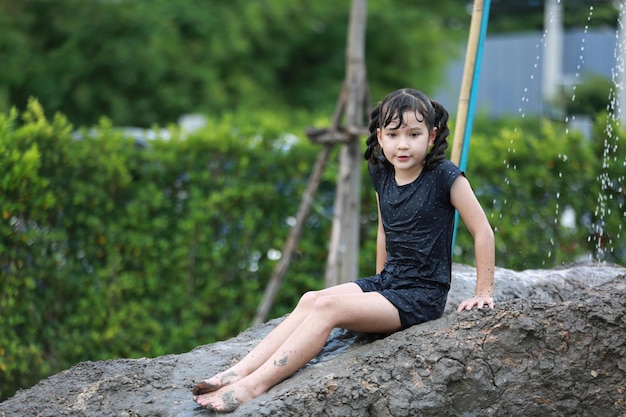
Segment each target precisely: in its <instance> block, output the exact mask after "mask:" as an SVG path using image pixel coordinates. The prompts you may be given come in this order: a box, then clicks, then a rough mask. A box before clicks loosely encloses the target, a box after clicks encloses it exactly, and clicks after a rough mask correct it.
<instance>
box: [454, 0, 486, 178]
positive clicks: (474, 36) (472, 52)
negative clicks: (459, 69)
mask: <svg viewBox="0 0 626 417" xmlns="http://www.w3.org/2000/svg"><path fill="white" fill-rule="evenodd" d="M483 3H484V2H483V0H474V6H473V9H472V20H471V22H470V33H469V38H468V40H467V52H466V54H465V67H464V69H463V81H462V83H461V92H460V93H459V103H458V109H457V115H456V124H455V126H454V139H453V142H452V154H451V156H450V160H451V161H452V162H453V163H454V164H455V165H457V166H459V164H460V161H461V152H462V150H463V140H464V139H463V138H464V137H465V129H466V126H467V117H468V109H469V102H470V97H471V93H472V83H473V80H474V68H475V66H476V55H477V51H478V42H479V39H480V30H481V24H482V17H483V6H484V4H483Z"/></svg>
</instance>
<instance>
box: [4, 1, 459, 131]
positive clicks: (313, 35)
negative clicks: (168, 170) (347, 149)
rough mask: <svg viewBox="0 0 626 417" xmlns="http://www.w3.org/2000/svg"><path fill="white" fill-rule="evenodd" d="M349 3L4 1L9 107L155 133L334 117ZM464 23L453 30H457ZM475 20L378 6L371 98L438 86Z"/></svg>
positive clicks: (450, 11) (417, 5)
mask: <svg viewBox="0 0 626 417" xmlns="http://www.w3.org/2000/svg"><path fill="white" fill-rule="evenodd" d="M349 6H350V5H349V2H344V3H337V2H335V1H330V0H323V1H306V0H300V1H291V0H259V1H253V2H250V1H244V0H232V1H229V2H216V1H206V0H204V1H202V0H179V1H176V2H172V1H170V0H133V1H84V0H60V1H45V0H24V1H19V2H16V1H13V0H0V31H1V32H2V34H3V36H2V38H0V61H1V62H2V63H3V65H2V66H1V67H0V78H2V79H3V80H4V86H3V87H0V110H2V111H8V109H9V108H10V106H11V105H17V106H20V107H23V106H24V105H25V103H26V102H27V100H28V98H29V97H31V96H34V97H36V98H38V99H39V101H40V102H41V103H43V104H44V105H45V106H46V108H47V109H50V111H52V112H55V111H61V112H63V114H65V115H66V116H67V117H68V118H69V120H71V121H72V122H73V123H76V124H78V125H89V124H94V123H97V121H98V120H99V118H100V117H101V116H107V117H108V118H109V119H111V120H112V121H113V123H114V124H115V125H132V126H143V127H149V126H152V125H154V124H160V125H163V124H167V123H169V122H173V121H176V120H177V119H178V117H179V116H181V115H182V114H185V113H194V112H202V113H206V114H213V115H216V114H223V113H228V112H231V111H233V110H235V109H241V108H248V109H258V108H267V107H272V108H274V109H276V111H280V110H282V111H290V110H292V109H294V108H299V109H308V110H311V109H316V110H319V111H325V112H331V111H332V109H333V107H334V105H335V101H336V99H337V95H338V92H339V90H340V87H341V83H342V81H343V79H344V72H345V45H346V35H347V25H348V15H349ZM451 21H454V22H455V23H454V25H451V24H450V22H451ZM468 24H469V15H468V14H467V13H466V11H465V8H464V7H459V6H458V4H457V2H455V1H453V0H443V1H441V2H439V3H438V7H437V8H433V7H432V5H431V4H430V3H429V2H427V1H425V0H421V1H417V2H415V1H413V2H408V1H403V2H398V1H392V0H381V1H378V2H373V3H372V5H371V7H370V10H369V26H368V30H367V37H368V45H369V46H368V54H367V60H368V66H369V68H372V76H371V77H370V79H371V82H372V91H374V92H376V93H379V94H378V95H380V94H382V93H380V92H381V91H388V90H390V89H393V88H396V87H398V86H405V85H425V84H428V85H430V84H432V83H433V82H434V81H436V80H438V77H439V74H441V73H443V71H442V69H443V68H444V65H445V63H446V62H448V61H449V60H450V59H451V58H454V57H455V56H456V54H457V53H458V51H459V49H460V46H461V45H460V43H459V40H460V39H462V38H463V37H465V36H466V33H467V30H466V29H467V27H468Z"/></svg>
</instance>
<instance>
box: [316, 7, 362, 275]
mask: <svg viewBox="0 0 626 417" xmlns="http://www.w3.org/2000/svg"><path fill="white" fill-rule="evenodd" d="M366 22H367V1H366V0H352V7H351V10H350V24H349V28H348V29H349V30H348V42H347V50H346V81H345V83H344V87H343V88H344V92H345V95H344V94H342V97H346V102H345V111H346V115H345V116H346V131H347V132H348V140H347V142H346V143H344V144H342V146H341V150H340V154H339V178H338V179H337V189H336V194H335V204H334V215H333V225H332V232H331V239H330V247H329V252H328V259H327V261H326V272H325V275H324V282H325V286H326V287H331V286H333V285H337V284H340V283H345V282H349V281H352V280H354V279H356V278H357V275H358V257H359V226H360V225H359V215H360V204H359V203H360V195H361V161H362V157H361V147H360V145H359V135H358V132H361V131H363V125H364V124H365V123H364V120H363V119H364V116H365V115H364V111H363V110H364V108H365V107H366V105H365V103H366V102H367V101H368V89H367V74H366V67H365V26H366Z"/></svg>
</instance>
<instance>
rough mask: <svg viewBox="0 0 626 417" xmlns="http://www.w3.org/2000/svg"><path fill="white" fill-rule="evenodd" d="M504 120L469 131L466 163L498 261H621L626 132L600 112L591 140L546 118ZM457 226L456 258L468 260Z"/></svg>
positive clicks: (533, 264) (519, 265) (523, 264)
mask: <svg viewBox="0 0 626 417" xmlns="http://www.w3.org/2000/svg"><path fill="white" fill-rule="evenodd" d="M509 124H510V127H502V128H501V129H499V130H498V131H497V133H496V134H492V135H489V136H487V135H484V134H480V133H478V134H476V135H474V137H473V139H472V143H471V151H470V155H469V159H468V161H469V162H468V168H467V171H468V174H467V175H468V177H469V178H470V180H471V182H472V185H473V186H474V188H475V192H476V194H477V195H478V197H479V199H480V201H481V204H482V205H483V207H484V209H485V211H486V212H487V213H488V216H489V220H490V222H491V224H492V226H493V227H494V230H495V231H496V262H497V264H498V265H502V266H506V267H508V268H513V269H518V270H521V269H531V268H550V267H555V266H559V265H562V264H565V263H572V262H577V261H584V260H590V259H593V260H599V261H606V262H615V263H621V264H626V244H625V243H624V242H623V239H622V226H621V224H622V223H623V219H624V216H625V214H626V213H625V208H624V199H625V194H626V190H625V189H624V188H623V186H624V164H625V162H626V144H624V137H626V133H625V132H624V131H623V130H620V129H619V128H618V126H616V124H615V123H614V122H613V121H610V118H608V117H607V115H601V116H599V117H598V118H597V120H596V124H595V125H596V128H595V132H594V135H593V136H594V137H593V139H585V138H584V137H583V136H582V133H581V132H579V131H570V130H569V129H568V128H567V126H565V125H564V124H561V123H556V122H549V121H545V120H544V121H538V122H537V123H536V125H535V126H532V124H531V123H528V122H526V123H525V126H524V128H523V129H519V128H517V127H514V126H515V124H516V122H511V123H509ZM620 140H621V144H619V146H618V143H619V142H620ZM603 178H608V179H609V180H603ZM603 183H605V184H608V185H603ZM566 213H573V214H574V215H575V217H574V219H575V223H574V224H573V225H572V224H568V223H567V222H562V221H561V220H562V217H563V216H564V215H565V214H566ZM458 231H459V237H458V240H457V247H456V248H455V250H456V253H457V258H456V261H457V262H464V263H470V262H471V259H472V256H473V249H472V247H471V237H470V236H469V233H468V232H467V231H466V230H465V228H464V226H463V225H462V224H461V225H460V226H459V229H458Z"/></svg>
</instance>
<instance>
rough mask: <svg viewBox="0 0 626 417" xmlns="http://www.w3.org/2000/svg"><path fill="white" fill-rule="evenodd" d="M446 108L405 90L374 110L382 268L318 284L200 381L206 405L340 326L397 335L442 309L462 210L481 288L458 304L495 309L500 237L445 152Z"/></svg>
mask: <svg viewBox="0 0 626 417" xmlns="http://www.w3.org/2000/svg"><path fill="white" fill-rule="evenodd" d="M447 122H448V112H447V111H446V109H445V108H444V107H443V106H441V105H440V104H439V103H437V102H436V101H433V100H431V99H429V98H428V97H426V96H425V95H424V94H423V93H422V92H420V91H417V90H412V89H406V88H405V89H401V90H398V91H394V92H393V93H391V94H389V95H388V96H387V97H386V98H385V99H384V100H383V101H382V102H381V103H379V104H378V105H377V106H376V108H375V109H374V110H373V111H372V113H371V121H370V126H369V131H370V135H369V137H368V139H367V142H366V143H367V150H366V152H365V159H367V161H368V168H369V172H370V175H371V177H372V181H373V184H374V189H375V191H376V198H377V201H378V235H377V253H376V272H377V274H376V275H374V276H372V277H369V278H361V279H358V280H356V281H354V282H350V283H347V284H341V285H337V286H335V287H330V288H326V289H323V290H320V291H311V292H307V293H306V294H304V295H303V296H302V298H301V299H300V301H299V302H298V305H297V306H296V308H295V309H294V310H293V312H292V313H291V314H289V315H288V316H287V317H286V318H285V319H284V320H283V321H282V322H281V323H280V324H279V325H278V326H277V327H276V328H275V329H274V330H273V331H272V332H271V333H269V334H268V335H267V336H266V337H265V338H264V339H263V340H262V341H261V342H260V343H259V344H258V345H257V346H256V347H255V348H254V349H253V350H252V351H251V352H250V353H248V355H247V356H245V357H244V358H243V359H242V360H241V361H240V362H239V363H237V364H236V365H234V366H233V367H232V368H230V369H228V370H226V371H224V372H222V373H219V374H217V375H215V376H213V377H212V378H210V379H208V380H205V381H202V382H200V383H198V384H196V386H195V387H194V388H193V395H194V397H193V398H194V400H195V401H196V402H197V403H198V404H200V405H201V406H203V407H208V408H211V409H214V410H216V411H219V412H230V411H233V410H234V409H235V408H237V407H238V406H239V405H240V404H243V403H245V402H247V401H250V400H251V399H253V398H256V397H258V396H259V395H261V394H262V393H264V392H265V391H267V390H268V389H269V388H271V387H272V386H274V385H275V384H277V383H279V382H281V381H282V380H284V379H286V378H287V377H289V376H290V375H292V374H293V373H294V372H296V371H297V370H299V369H300V368H302V367H303V366H304V365H305V364H306V363H307V362H309V360H311V359H312V358H314V357H315V356H316V355H317V354H318V353H319V352H320V351H321V350H322V348H323V347H324V344H325V343H326V339H327V338H328V336H329V334H330V332H331V331H332V329H333V328H335V327H340V328H344V329H349V330H353V331H357V332H372V333H393V332H395V331H398V330H402V329H406V328H408V327H410V326H413V325H415V324H419V323H424V322H426V321H429V320H434V319H437V318H439V317H441V315H442V314H443V310H444V307H445V304H446V298H447V294H448V289H449V288H450V280H451V267H452V234H453V229H454V217H455V209H456V210H458V212H459V214H460V215H461V217H462V219H463V221H464V223H465V225H466V226H467V227H468V229H469V231H470V232H471V234H472V236H473V238H474V246H475V257H476V272H477V282H476V295H475V296H474V297H473V298H470V299H467V300H465V301H463V302H462V303H461V304H460V305H459V307H458V309H457V311H462V310H471V309H472V308H473V307H477V308H483V307H485V306H488V307H489V308H494V301H493V274H494V253H495V248H494V236H493V232H492V230H491V226H490V225H489V222H488V221H487V218H486V216H485V214H484V212H483V210H482V208H481V206H480V204H479V203H478V200H477V199H476V196H475V195H474V192H473V191H472V189H471V187H470V184H469V182H468V181H467V179H466V178H465V176H464V175H463V174H462V173H461V171H459V169H458V168H457V167H456V166H455V165H454V164H452V163H451V162H449V161H447V160H445V153H444V152H445V150H446V148H447V147H448V143H447V140H446V138H447V137H448V134H449V133H450V131H449V129H448V126H447Z"/></svg>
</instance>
